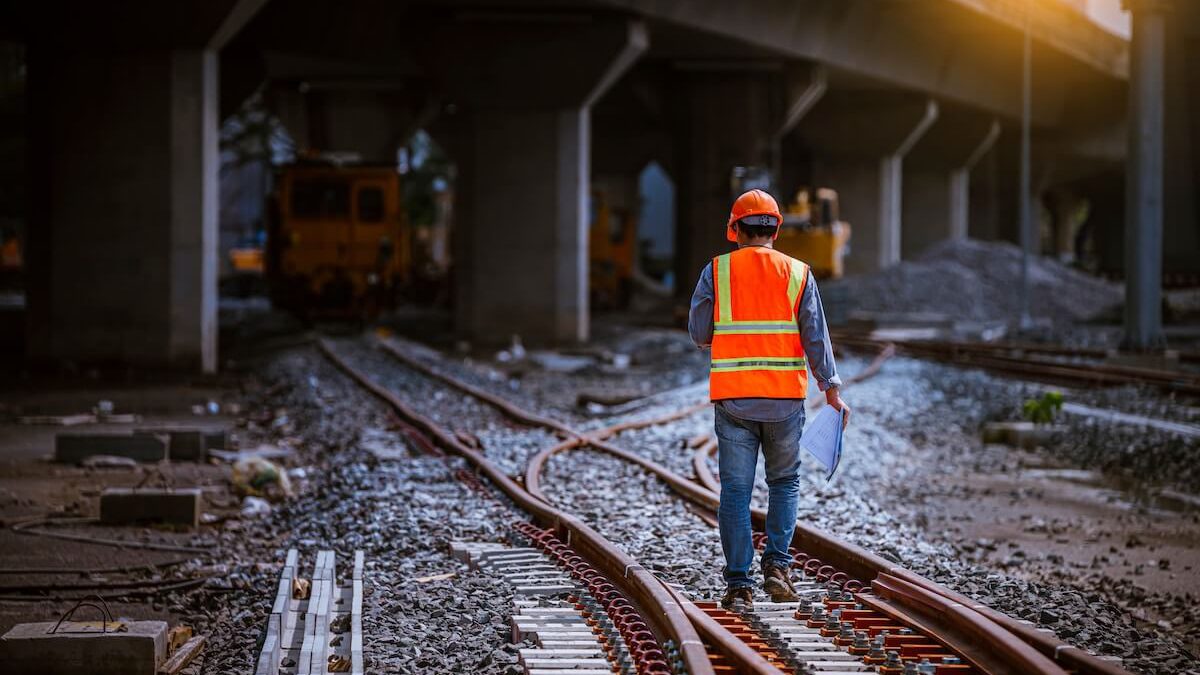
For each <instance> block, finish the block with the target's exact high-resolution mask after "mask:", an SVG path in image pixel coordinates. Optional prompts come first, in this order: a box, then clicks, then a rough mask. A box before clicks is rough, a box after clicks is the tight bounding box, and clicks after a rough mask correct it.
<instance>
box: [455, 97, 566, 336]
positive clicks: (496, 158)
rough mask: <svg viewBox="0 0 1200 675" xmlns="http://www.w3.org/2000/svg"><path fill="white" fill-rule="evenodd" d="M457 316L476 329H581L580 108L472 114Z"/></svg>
mask: <svg viewBox="0 0 1200 675" xmlns="http://www.w3.org/2000/svg"><path fill="white" fill-rule="evenodd" d="M469 124H470V137H471V140H472V142H471V143H469V144H467V143H464V144H461V146H460V147H462V146H468V145H469V146H470V149H469V152H470V154H469V155H468V156H466V157H462V156H460V157H458V158H457V159H458V160H459V163H460V164H466V165H467V167H469V168H467V169H466V172H465V173H464V174H463V175H461V176H460V178H461V179H465V180H460V181H459V187H458V193H459V194H458V195H457V196H458V197H459V199H460V200H461V201H463V202H470V206H469V208H468V210H467V212H466V213H462V212H460V216H462V218H461V219H460V223H461V225H460V228H459V231H458V234H459V237H458V245H457V250H456V255H455V267H456V269H457V289H456V291H457V297H456V303H455V322H456V325H457V327H458V329H459V330H461V331H462V332H464V333H465V334H468V335H470V336H472V337H474V338H477V339H480V340H484V341H488V340H493V341H494V340H499V339H504V340H507V339H508V336H509V335H510V334H518V335H521V336H522V338H524V339H526V340H533V341H567V342H569V341H576V340H586V339H587V336H588V304H587V290H588V286H587V241H588V239H587V227H588V222H589V221H588V214H587V194H588V193H587V189H588V175H589V171H588V166H589V157H588V152H589V147H590V144H589V113H588V110H587V109H586V108H574V109H560V110H524V111H521V110H505V111H487V112H479V113H476V114H474V115H472V117H471V120H470V123H469Z"/></svg>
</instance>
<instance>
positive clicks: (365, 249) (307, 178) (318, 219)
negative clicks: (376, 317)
mask: <svg viewBox="0 0 1200 675" xmlns="http://www.w3.org/2000/svg"><path fill="white" fill-rule="evenodd" d="M278 186H279V189H278V194H277V196H276V199H275V200H274V204H273V211H274V212H275V213H274V214H273V216H274V217H272V218H271V221H272V222H271V229H270V231H269V232H268V235H267V256H266V269H267V281H268V286H269V288H270V289H271V297H272V300H273V301H274V302H275V304H276V305H277V306H281V307H284V308H287V309H291V310H293V311H298V312H300V313H302V314H304V315H306V316H312V315H338V316H371V315H373V314H375V313H376V312H378V311H379V310H380V309H382V308H384V307H388V306H392V305H393V304H394V303H395V302H396V300H397V295H398V291H399V289H400V288H401V287H402V286H403V285H404V284H405V283H406V282H407V281H408V277H409V276H410V274H411V268H412V265H411V250H412V242H411V232H410V228H409V226H408V222H407V218H406V217H405V213H404V208H403V204H402V199H401V192H400V175H399V174H398V173H397V172H396V169H395V167H384V166H338V165H332V164H323V163H304V164H295V165H291V166H287V167H284V168H283V169H282V170H281V172H280V175H279V181H278Z"/></svg>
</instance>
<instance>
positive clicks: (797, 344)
mask: <svg viewBox="0 0 1200 675" xmlns="http://www.w3.org/2000/svg"><path fill="white" fill-rule="evenodd" d="M782 222H783V216H782V215H781V214H780V213H779V206H778V205H777V204H776V203H775V199H774V198H772V197H771V195H769V194H767V193H766V192H764V191H762V190H751V191H749V192H747V193H745V194H743V195H742V196H740V197H738V198H737V201H735V202H734V204H733V209H732V212H731V213H730V214H729V222H728V223H726V232H725V235H726V238H727V239H728V240H729V241H732V242H737V245H738V248H737V250H735V251H733V252H731V253H726V254H724V255H719V256H717V257H716V258H713V261H712V262H711V263H710V264H709V265H708V266H706V267H705V268H704V271H703V272H702V273H701V275H700V281H699V282H698V283H697V284H696V292H695V293H694V294H693V296H692V307H691V312H690V314H689V317H688V332H689V333H690V334H691V336H692V341H693V342H695V343H696V345H697V346H698V347H701V348H704V347H711V350H712V363H711V368H710V375H709V397H710V398H711V399H712V401H713V404H714V405H713V407H714V411H715V412H714V416H715V421H714V427H715V430H716V435H717V445H718V456H717V459H718V463H719V465H720V476H721V504H720V507H719V508H718V513H717V520H718V522H719V524H720V530H721V548H722V551H723V552H724V554H725V568H724V570H723V575H724V578H725V584H726V591H725V595H724V597H723V598H722V600H721V604H722V605H723V606H725V607H731V606H732V605H733V603H734V602H735V601H738V600H740V601H742V602H743V603H745V604H746V605H750V604H752V603H753V601H754V594H753V588H754V582H753V580H752V579H751V577H750V566H751V563H752V562H753V559H754V548H753V544H752V538H751V530H750V496H751V493H752V492H753V489H754V473H755V466H756V465H757V463H758V453H759V449H760V448H761V450H762V454H763V458H764V461H765V465H766V479H767V491H768V507H767V523H766V534H767V544H766V548H765V549H764V550H763V553H762V557H761V560H760V562H761V567H762V573H763V590H764V591H766V593H767V595H769V596H770V598H771V600H772V601H773V602H791V601H795V600H797V599H798V596H797V595H796V590H795V588H794V587H793V586H792V581H791V576H790V573H789V570H790V569H791V563H792V556H791V554H790V553H789V552H788V547H789V546H790V545H791V541H792V532H793V530H794V529H795V526H796V509H797V505H798V497H799V490H800V432H801V430H802V429H803V428H804V399H805V397H807V395H808V377H809V372H812V374H813V376H814V378H815V379H816V381H817V386H818V388H820V390H821V391H823V392H825V401H826V402H827V403H828V404H829V405H830V406H833V408H835V409H837V410H841V411H842V412H843V413H844V418H845V420H846V421H847V422H848V421H849V419H850V407H849V406H848V405H846V403H845V402H844V401H842V399H841V397H840V396H839V395H838V388H839V387H840V385H841V383H842V381H841V378H839V377H838V375H837V366H836V364H835V363H834V359H833V347H832V345H831V344H830V341H829V331H828V329H827V327H826V323H825V312H824V310H823V308H822V306H821V296H820V295H819V294H818V293H817V284H816V281H815V280H813V278H812V273H811V271H810V270H809V267H808V265H806V264H804V263H803V262H801V261H799V260H796V259H794V258H791V257H788V256H787V255H784V254H783V253H780V252H779V251H776V250H775V249H774V248H773V247H772V244H773V242H774V240H775V237H776V236H778V234H779V227H780V225H781V224H782Z"/></svg>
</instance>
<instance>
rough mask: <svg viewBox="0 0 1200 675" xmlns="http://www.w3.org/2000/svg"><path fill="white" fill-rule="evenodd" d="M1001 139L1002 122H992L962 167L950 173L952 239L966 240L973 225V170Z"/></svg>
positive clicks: (950, 230) (950, 233) (950, 235)
mask: <svg viewBox="0 0 1200 675" xmlns="http://www.w3.org/2000/svg"><path fill="white" fill-rule="evenodd" d="M999 137H1000V122H999V121H998V120H993V121H992V126H991V127H990V128H988V132H987V134H986V135H985V136H984V137H983V139H982V140H980V142H979V145H977V146H975V148H974V149H973V150H972V151H971V154H970V155H969V156H968V157H967V161H966V162H964V163H963V164H962V166H959V167H956V168H954V169H952V170H951V171H950V229H949V232H948V234H949V238H950V239H955V240H958V239H966V238H967V237H968V236H969V234H970V229H971V228H970V224H971V169H973V168H975V165H976V164H978V163H979V160H980V159H982V158H983V156H984V155H986V154H987V153H988V151H989V150H991V149H992V146H993V145H995V144H996V139H997V138H999Z"/></svg>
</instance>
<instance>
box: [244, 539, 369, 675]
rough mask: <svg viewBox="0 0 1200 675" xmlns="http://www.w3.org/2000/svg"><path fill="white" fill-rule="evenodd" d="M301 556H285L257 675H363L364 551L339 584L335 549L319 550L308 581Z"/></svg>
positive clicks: (290, 554)
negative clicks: (301, 566) (333, 674)
mask: <svg viewBox="0 0 1200 675" xmlns="http://www.w3.org/2000/svg"><path fill="white" fill-rule="evenodd" d="M299 558H300V556H299V554H298V552H297V551H296V549H290V550H289V551H288V552H287V557H286V559H285V560H284V565H283V570H282V571H281V572H280V574H279V584H278V586H277V587H276V593H275V600H274V602H273V604H272V607H271V615H270V617H269V618H268V619H267V636H266V639H265V640H264V641H263V648H262V652H260V654H259V657H258V662H257V667H256V668H255V671H254V672H255V675H317V674H324V673H351V674H352V675H362V673H363V646H362V600H363V552H362V551H355V552H354V560H353V564H352V566H351V568H350V571H349V574H348V575H343V578H342V581H343V583H342V584H340V585H339V584H338V578H337V567H336V554H335V553H334V552H333V551H318V552H317V557H316V560H315V561H314V563H313V568H312V575H311V577H309V578H307V579H305V578H303V577H300V576H299V570H300V560H299Z"/></svg>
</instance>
